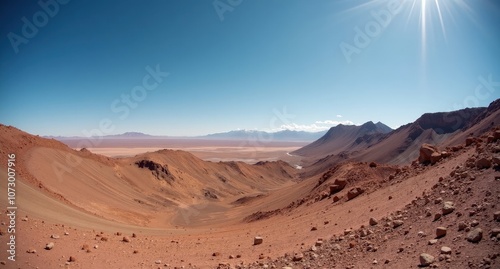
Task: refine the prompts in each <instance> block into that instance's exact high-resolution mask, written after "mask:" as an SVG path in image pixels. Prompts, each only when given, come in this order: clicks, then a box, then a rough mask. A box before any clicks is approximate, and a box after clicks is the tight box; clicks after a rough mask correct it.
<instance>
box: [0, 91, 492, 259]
mask: <svg viewBox="0 0 500 269" xmlns="http://www.w3.org/2000/svg"><path fill="white" fill-rule="evenodd" d="M464 115H467V117H465V116H464ZM380 127H381V126H380V125H379V124H378V123H377V124H373V123H372V122H369V123H366V124H364V125H362V126H342V125H339V126H336V127H332V129H330V131H329V132H328V133H326V134H325V136H323V137H322V138H320V139H319V140H317V141H315V142H313V143H311V144H309V145H305V144H286V143H285V144H280V145H267V146H263V147H252V146H248V145H247V146H241V147H238V146H237V145H236V146H235V145H205V146H203V145H201V146H200V145H196V146H193V145H191V146H190V147H171V148H170V149H162V148H161V147H153V146H151V147H149V146H148V147H139V146H136V147H134V148H129V149H127V148H126V147H119V146H115V147H109V146H106V147H96V148H91V149H90V150H89V149H86V148H83V149H78V150H76V149H74V147H70V146H68V145H66V144H63V143H61V142H59V141H57V140H54V139H46V138H41V137H38V136H33V135H30V134H28V133H25V132H23V131H21V130H19V129H16V128H15V127H12V126H5V125H0V136H1V138H2V139H1V141H0V160H1V162H0V163H1V164H2V166H0V173H1V178H2V181H1V182H2V183H1V184H0V192H1V193H2V194H3V195H2V196H1V197H2V200H1V203H2V204H1V206H2V208H3V209H4V210H2V214H1V215H0V219H1V222H2V225H1V226H0V239H1V242H2V244H1V245H2V246H3V248H4V250H3V251H2V254H1V255H0V261H1V264H0V268H418V267H427V266H429V267H434V268H438V267H439V268H500V208H499V206H498V205H499V202H500V185H499V184H500V172H499V171H500V100H496V101H495V102H493V103H492V104H490V106H489V107H487V108H476V109H465V110H461V111H455V112H448V113H429V114H424V115H422V117H420V118H419V119H417V120H416V121H415V122H413V123H410V124H408V125H405V126H402V127H400V128H399V129H397V130H393V131H389V130H387V129H384V128H380ZM302 146H304V147H302ZM181 148H182V150H179V149H181ZM188 151H189V152H188ZM12 153H14V154H15V161H14V162H15V171H16V175H15V178H16V180H15V193H16V194H15V203H16V205H17V209H16V219H15V226H16V227H15V228H16V231H15V241H16V245H15V262H14V261H11V260H9V259H8V256H9V255H10V254H9V253H8V252H7V251H6V250H7V249H8V247H9V245H8V243H9V241H10V240H11V239H10V236H11V235H13V233H11V232H9V227H8V226H9V224H11V221H10V216H9V215H8V214H9V210H7V207H8V205H7V202H8V199H7V198H6V196H5V195H4V194H6V193H7V192H8V190H7V188H8V185H7V175H8V166H7V164H8V163H9V159H12V158H11V157H9V156H8V155H9V154H12ZM111 156H113V157H111ZM299 168H300V169H299Z"/></svg>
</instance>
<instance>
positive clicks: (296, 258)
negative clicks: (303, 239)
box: [292, 253, 304, 262]
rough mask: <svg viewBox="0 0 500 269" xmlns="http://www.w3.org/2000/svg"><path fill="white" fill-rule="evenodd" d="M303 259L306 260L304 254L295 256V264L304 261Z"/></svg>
mask: <svg viewBox="0 0 500 269" xmlns="http://www.w3.org/2000/svg"><path fill="white" fill-rule="evenodd" d="M302 259H304V254H302V253H295V255H293V259H292V260H293V261H294V262H299V261H302Z"/></svg>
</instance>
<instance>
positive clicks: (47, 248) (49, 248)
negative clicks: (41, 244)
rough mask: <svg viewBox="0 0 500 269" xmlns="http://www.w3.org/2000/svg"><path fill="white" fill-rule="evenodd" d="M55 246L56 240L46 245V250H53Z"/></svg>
mask: <svg viewBox="0 0 500 269" xmlns="http://www.w3.org/2000/svg"><path fill="white" fill-rule="evenodd" d="M53 248H54V242H50V243H48V244H47V245H45V249H46V250H51V249H53Z"/></svg>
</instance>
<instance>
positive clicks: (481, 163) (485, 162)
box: [476, 157, 491, 169]
mask: <svg viewBox="0 0 500 269" xmlns="http://www.w3.org/2000/svg"><path fill="white" fill-rule="evenodd" d="M476 167H477V168H478V169H483V168H490V167H491V161H490V160H489V159H488V158H486V157H482V158H479V159H477V161H476Z"/></svg>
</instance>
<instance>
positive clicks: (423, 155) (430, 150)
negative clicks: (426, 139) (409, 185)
mask: <svg viewBox="0 0 500 269" xmlns="http://www.w3.org/2000/svg"><path fill="white" fill-rule="evenodd" d="M441 157H442V156H441V153H440V152H439V150H438V149H437V148H436V147H435V146H433V145H430V144H422V146H421V147H420V155H419V156H418V161H419V162H420V163H431V164H434V163H436V162H437V161H439V160H440V159H441Z"/></svg>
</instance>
